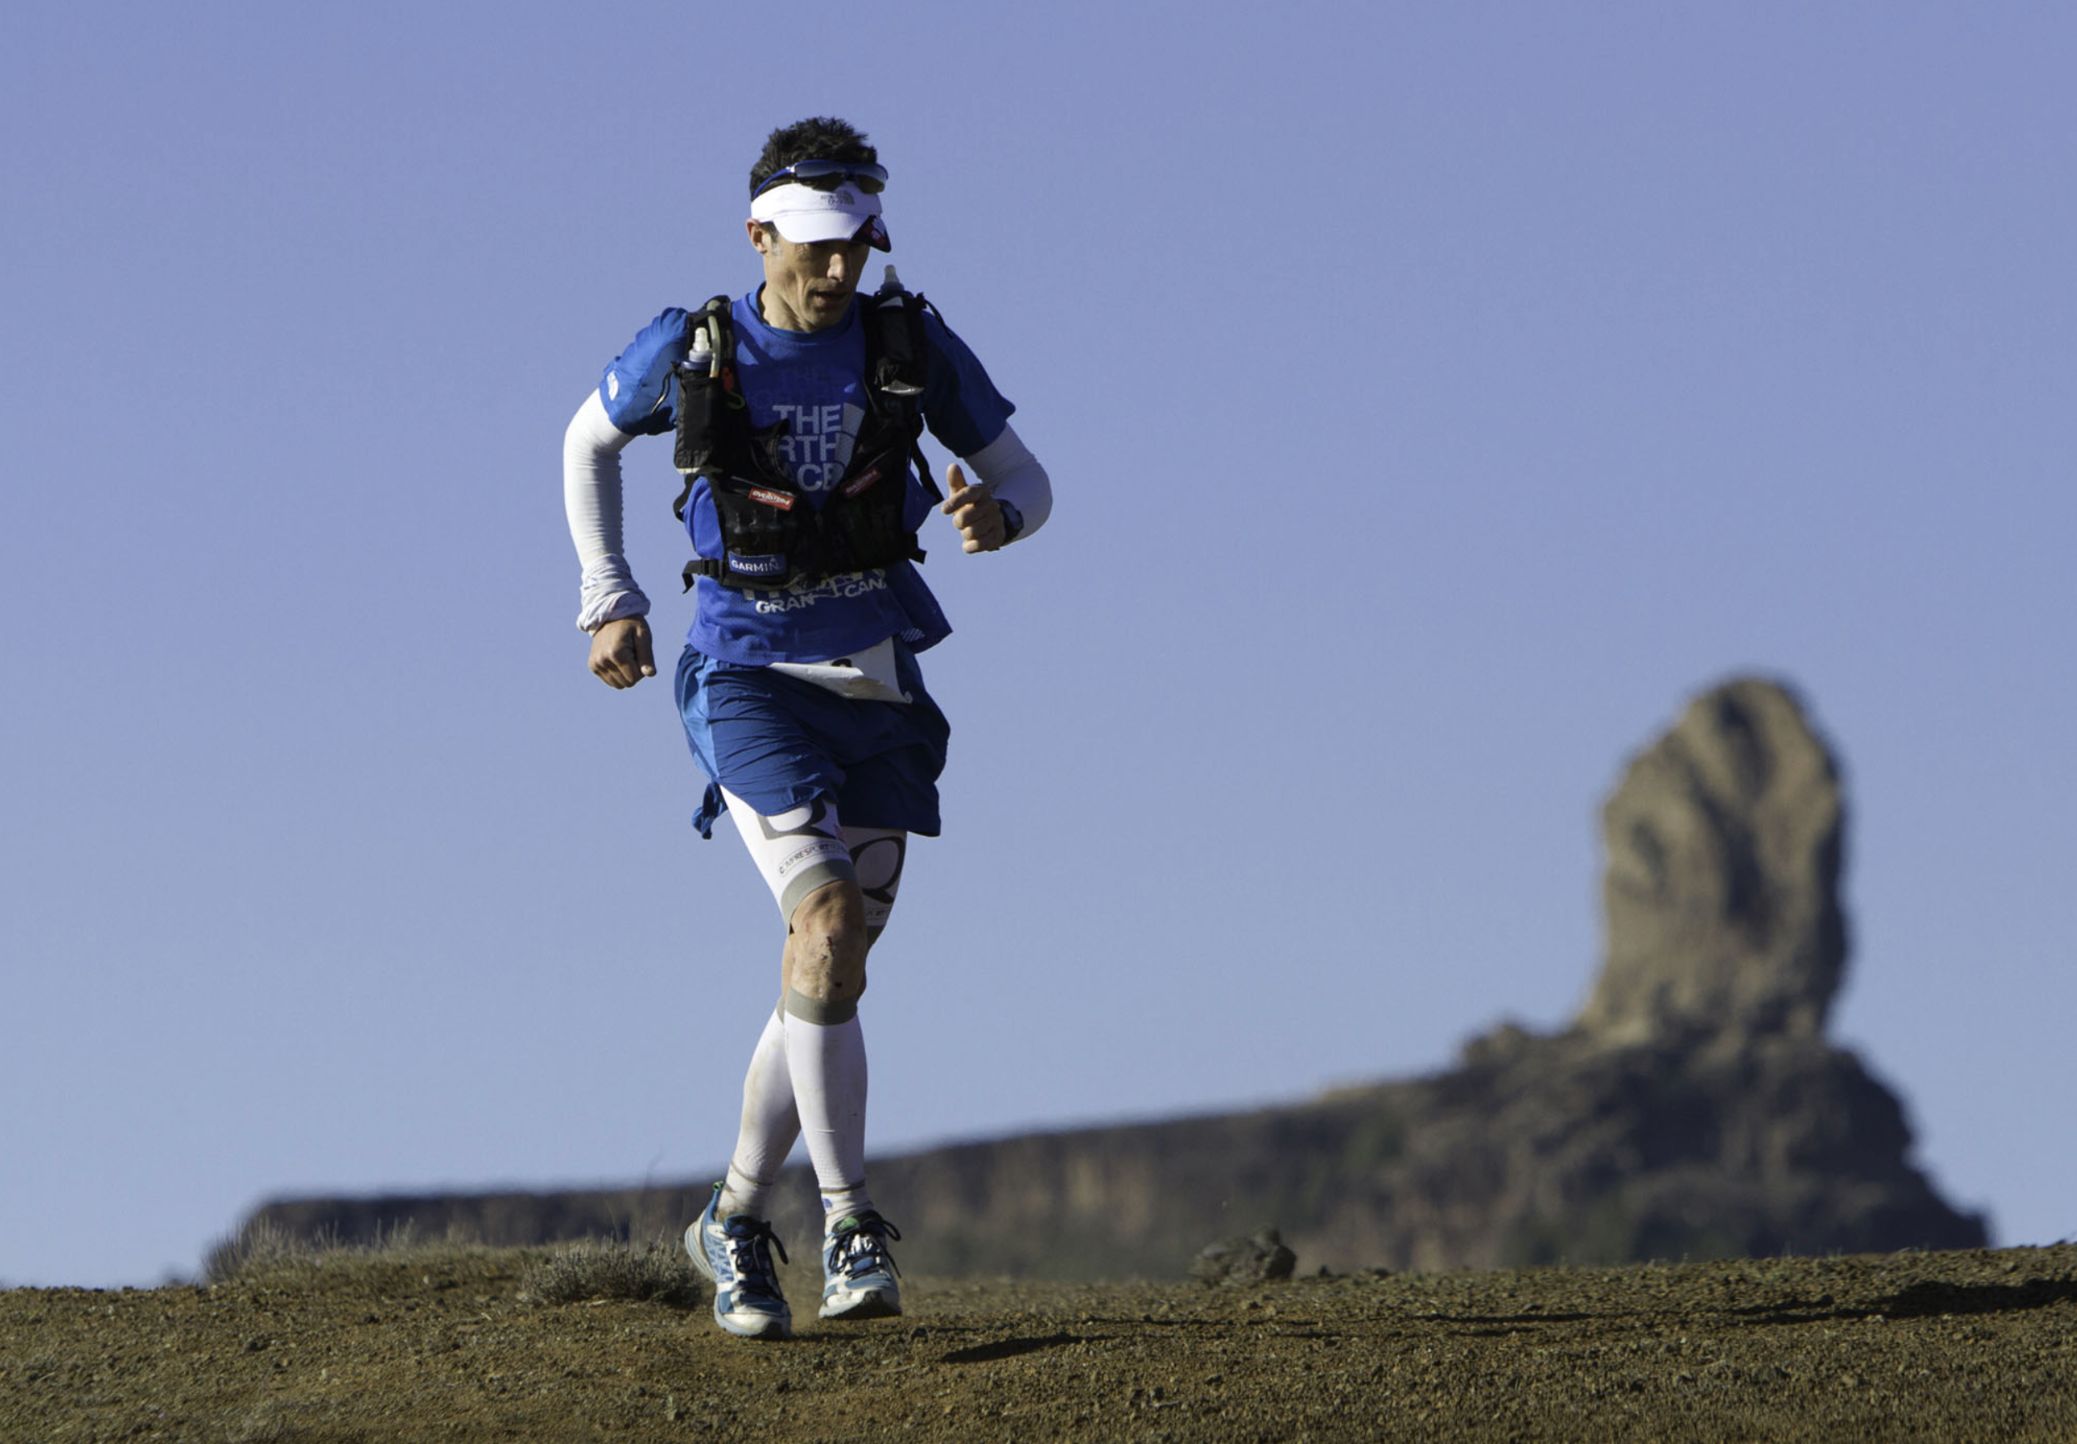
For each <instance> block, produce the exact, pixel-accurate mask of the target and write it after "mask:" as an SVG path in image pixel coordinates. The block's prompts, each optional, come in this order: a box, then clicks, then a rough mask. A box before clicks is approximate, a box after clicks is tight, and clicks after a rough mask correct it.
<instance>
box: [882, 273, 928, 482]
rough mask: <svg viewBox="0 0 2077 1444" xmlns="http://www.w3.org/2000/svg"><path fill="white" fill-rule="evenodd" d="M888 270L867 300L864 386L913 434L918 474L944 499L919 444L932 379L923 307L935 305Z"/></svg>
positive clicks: (911, 445)
mask: <svg viewBox="0 0 2077 1444" xmlns="http://www.w3.org/2000/svg"><path fill="white" fill-rule="evenodd" d="M887 269H888V271H889V273H890V274H889V275H888V277H887V279H886V281H885V282H883V283H882V284H881V286H880V289H879V290H877V291H875V292H874V293H873V296H872V299H871V300H869V301H868V302H866V320H867V323H868V324H867V326H866V333H865V347H866V352H865V374H866V390H867V392H868V393H869V394H870V396H871V399H872V402H873V404H874V405H875V406H879V407H882V408H883V409H885V410H887V411H890V412H892V413H893V414H894V415H895V416H897V417H898V418H899V419H900V421H901V422H902V424H903V425H904V426H905V427H906V428H907V430H908V433H909V460H910V461H911V462H913V463H914V465H915V467H916V476H917V479H918V480H920V481H921V482H922V483H923V489H924V490H925V491H927V492H929V493H930V499H931V500H932V501H943V500H944V499H945V494H944V493H943V492H941V491H939V490H938V486H937V482H936V480H935V479H934V478H933V477H932V476H931V474H930V462H929V460H928V459H926V458H925V456H924V455H923V448H922V446H921V445H920V444H919V441H920V438H921V437H922V434H923V418H922V414H921V413H922V407H923V388H924V386H925V384H926V383H927V382H928V381H929V379H930V342H929V338H928V336H927V334H926V333H925V331H924V329H923V311H924V308H925V307H926V306H928V307H930V309H931V310H932V311H936V310H937V307H935V306H931V305H930V302H929V301H927V300H925V299H924V297H923V293H922V292H920V291H917V292H910V291H907V290H905V289H903V287H902V284H901V282H900V281H898V280H896V279H895V278H894V276H893V275H892V272H893V270H894V268H893V267H892V266H889V267H888V268H887Z"/></svg>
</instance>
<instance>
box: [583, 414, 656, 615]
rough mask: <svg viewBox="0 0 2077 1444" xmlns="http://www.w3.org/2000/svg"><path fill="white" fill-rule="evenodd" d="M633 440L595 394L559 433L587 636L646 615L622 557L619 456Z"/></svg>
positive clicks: (645, 601)
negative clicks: (581, 570) (624, 619)
mask: <svg viewBox="0 0 2077 1444" xmlns="http://www.w3.org/2000/svg"><path fill="white" fill-rule="evenodd" d="M633 440H634V437H632V436H630V435H628V434H627V433H626V432H625V431H622V430H621V429H620V428H619V427H617V426H615V425H614V424H613V423H612V422H611V421H610V420H608V419H607V416H606V405H605V403H604V402H602V401H600V400H599V393H598V392H596V391H594V392H592V393H591V395H589V396H587V397H586V398H585V399H584V404H583V405H582V406H580V407H578V408H577V414H576V415H575V416H573V417H571V418H570V429H569V430H568V431H565V432H564V433H563V515H564V516H565V517H567V518H568V519H569V523H570V540H571V541H572V542H573V543H575V544H576V547H577V561H578V564H579V565H580V566H582V567H583V568H584V580H583V583H582V585H581V590H580V605H579V609H578V612H577V625H578V626H579V627H581V628H582V629H583V630H585V631H587V632H596V631H597V630H598V629H599V628H600V627H603V626H604V625H605V624H606V623H608V622H611V621H616V620H618V619H619V618H621V617H640V616H644V615H646V614H647V613H648V611H649V598H647V597H645V596H643V595H642V589H641V588H640V587H638V586H636V585H635V579H634V576H633V574H632V573H630V572H629V571H628V569H627V560H626V558H624V557H623V556H621V554H620V548H621V531H620V453H621V452H622V450H624V449H625V448H626V446H627V444H628V443H629V442H630V441H633Z"/></svg>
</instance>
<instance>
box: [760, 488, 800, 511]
mask: <svg viewBox="0 0 2077 1444" xmlns="http://www.w3.org/2000/svg"><path fill="white" fill-rule="evenodd" d="M750 499H751V500H752V501H761V502H763V503H764V504H765V505H766V506H775V507H777V508H779V510H781V511H792V510H793V498H792V497H790V496H788V495H787V494H786V493H785V492H783V491H773V490H772V489H771V488H769V487H763V486H753V487H751V488H750Z"/></svg>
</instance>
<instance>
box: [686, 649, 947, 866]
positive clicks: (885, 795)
mask: <svg viewBox="0 0 2077 1444" xmlns="http://www.w3.org/2000/svg"><path fill="white" fill-rule="evenodd" d="M896 665H897V671H896V675H897V677H898V678H899V680H900V684H901V689H902V691H904V692H905V693H907V694H908V695H909V696H910V697H911V698H912V699H913V700H912V701H909V702H870V701H859V700H856V699H854V698H849V697H842V696H839V695H837V694H836V693H835V692H832V691H830V690H829V689H828V688H825V687H819V686H817V685H816V684H815V683H813V682H808V681H803V680H802V679H800V678H798V677H790V676H787V675H786V674H785V673H782V672H774V671H771V670H770V669H769V668H765V667H755V666H744V665H741V664H739V663H734V662H724V661H721V660H720V659H718V658H714V657H709V656H707V655H706V654H704V653H702V652H697V651H694V650H693V649H692V648H691V647H687V648H686V649H685V651H684V653H683V654H682V655H681V656H680V657H679V658H678V711H679V714H680V715H681V716H683V717H684V719H685V739H686V741H687V742H689V743H691V745H692V755H693V757H694V758H695V759H696V760H697V761H698V762H699V764H700V768H701V770H702V771H704V772H705V773H706V774H707V776H708V778H709V779H710V782H709V785H708V787H707V793H706V797H705V798H704V799H703V800H702V801H701V803H700V810H699V812H698V813H697V814H696V815H695V816H694V818H693V820H692V825H693V826H694V827H697V828H698V829H699V830H700V836H702V837H712V836H713V835H714V821H715V819H716V818H718V817H720V816H721V814H722V812H723V811H725V810H726V806H727V805H726V803H725V802H724V801H723V800H722V796H721V789H722V788H724V787H726V788H727V789H728V790H729V791H730V792H732V793H734V794H735V795H736V796H737V797H740V798H741V799H742V800H743V801H744V802H746V803H748V804H749V805H750V806H751V807H753V808H755V809H756V810H757V812H758V813H759V815H761V816H764V817H775V816H777V815H778V814H780V813H783V812H787V811H790V810H791V809H793V808H796V807H803V806H806V805H807V804H808V803H810V802H813V801H814V800H815V799H816V798H818V797H827V798H832V799H834V800H835V803H836V809H837V816H838V817H840V818H841V819H843V822H844V824H845V825H846V826H848V827H883V828H891V829H895V830H898V831H901V832H913V833H917V834H919V835H921V836H923V837H936V836H937V835H938V775H939V774H940V773H942V772H943V771H944V770H945V746H946V743H947V742H948V740H949V739H950V737H951V735H952V727H951V724H950V723H948V722H947V721H946V720H945V714H944V713H943V712H940V711H939V710H938V705H937V703H936V702H934V701H932V700H931V697H930V694H929V693H928V692H927V691H925V690H924V687H923V671H922V669H921V668H920V667H918V666H917V665H916V658H915V655H914V654H913V653H912V652H910V651H909V649H908V648H906V647H902V646H900V645H899V644H897V647H896Z"/></svg>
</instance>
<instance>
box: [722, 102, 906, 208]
mask: <svg viewBox="0 0 2077 1444" xmlns="http://www.w3.org/2000/svg"><path fill="white" fill-rule="evenodd" d="M879 158H880V153H879V152H878V151H876V150H874V149H873V146H872V142H871V141H868V140H867V139H866V138H865V132H864V131H861V130H859V129H858V128H857V127H856V126H854V125H852V124H850V123H849V122H848V121H842V120H838V119H837V118H836V117H835V116H833V115H818V116H813V117H811V118H810V119H807V120H797V121H795V122H794V123H793V124H792V125H782V126H780V127H779V128H778V129H777V130H775V131H773V132H772V133H771V134H770V135H768V136H766V137H765V142H764V153H763V154H762V155H760V156H758V158H757V164H756V165H753V166H752V167H750V198H751V199H752V200H755V199H757V188H758V187H759V186H761V185H763V184H764V183H765V182H766V181H768V180H770V179H771V178H772V177H773V176H775V175H777V174H778V173H779V172H780V171H782V170H784V169H786V167H788V166H790V165H792V164H793V163H794V162H795V161H803V160H862V161H877V160H879Z"/></svg>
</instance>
